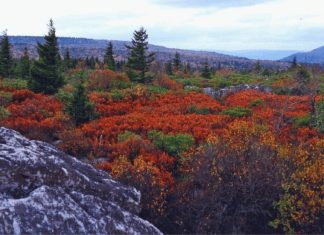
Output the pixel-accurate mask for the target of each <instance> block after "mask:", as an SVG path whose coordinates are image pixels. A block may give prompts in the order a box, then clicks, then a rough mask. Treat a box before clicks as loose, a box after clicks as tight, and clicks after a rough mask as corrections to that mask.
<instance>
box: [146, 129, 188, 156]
mask: <svg viewBox="0 0 324 235" xmlns="http://www.w3.org/2000/svg"><path fill="white" fill-rule="evenodd" d="M148 138H149V139H150V140H151V141H152V142H153V144H154V145H155V147H156V148H158V149H160V150H161V151H164V152H166V153H168V154H170V155H172V156H180V154H181V153H182V152H183V151H187V150H188V149H189V148H190V147H191V146H192V145H193V144H194V138H193V137H192V136H191V135H189V134H175V135H173V134H169V135H165V134H163V133H162V132H160V131H156V130H153V131H149V132H148Z"/></svg>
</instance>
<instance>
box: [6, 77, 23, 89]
mask: <svg viewBox="0 0 324 235" xmlns="http://www.w3.org/2000/svg"><path fill="white" fill-rule="evenodd" d="M1 83H2V85H3V86H4V87H8V88H14V89H17V90H20V89H27V80H22V79H11V78H10V79H9V78H5V79H2V80H1Z"/></svg>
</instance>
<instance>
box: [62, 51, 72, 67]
mask: <svg viewBox="0 0 324 235" xmlns="http://www.w3.org/2000/svg"><path fill="white" fill-rule="evenodd" d="M63 61H64V68H65V70H68V69H70V68H71V67H72V61H71V56H70V50H69V48H67V49H66V51H65V54H64V59H63Z"/></svg>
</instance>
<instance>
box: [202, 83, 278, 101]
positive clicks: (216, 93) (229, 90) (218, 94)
mask: <svg viewBox="0 0 324 235" xmlns="http://www.w3.org/2000/svg"><path fill="white" fill-rule="evenodd" d="M250 89H252V90H258V91H262V92H271V91H272V89H271V88H270V87H266V86H263V85H250V84H240V85H237V86H230V87H225V88H221V89H218V90H215V89H213V88H211V87H206V88H204V89H203V91H204V93H205V94H207V95H210V96H212V97H214V98H223V97H225V96H227V95H230V94H233V93H235V92H238V91H243V90H250Z"/></svg>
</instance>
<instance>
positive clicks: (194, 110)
mask: <svg viewBox="0 0 324 235" xmlns="http://www.w3.org/2000/svg"><path fill="white" fill-rule="evenodd" d="M187 112H188V113H196V114H209V113H210V112H209V108H198V107H197V106H196V105H189V106H188V107H187Z"/></svg>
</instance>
